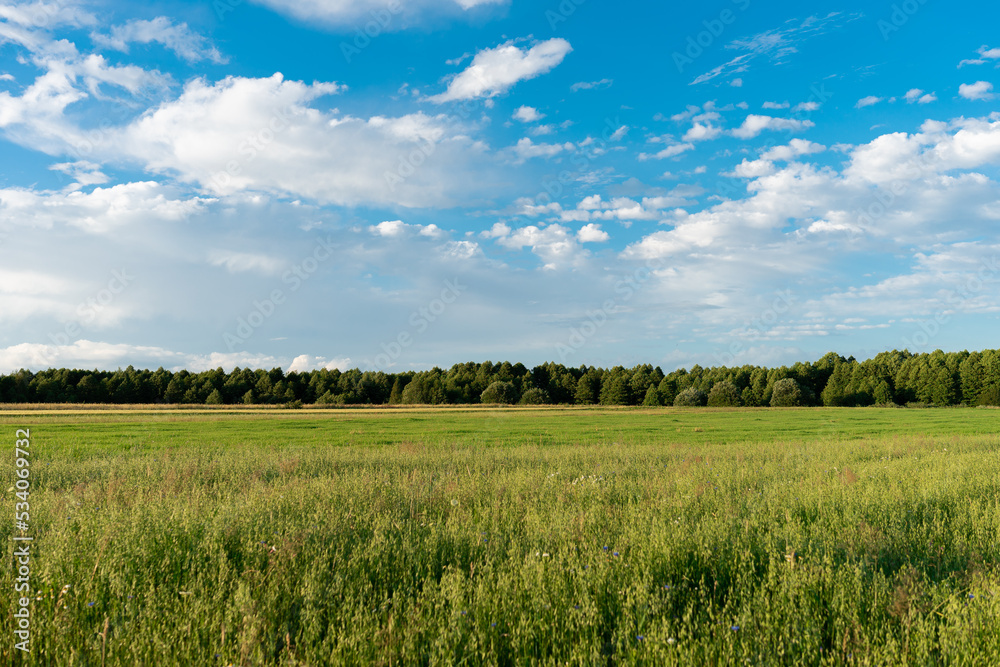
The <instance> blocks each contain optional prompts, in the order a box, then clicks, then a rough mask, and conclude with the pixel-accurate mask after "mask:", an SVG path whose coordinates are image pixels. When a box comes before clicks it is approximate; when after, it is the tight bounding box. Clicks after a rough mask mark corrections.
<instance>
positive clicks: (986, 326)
mask: <svg viewBox="0 0 1000 667" xmlns="http://www.w3.org/2000/svg"><path fill="white" fill-rule="evenodd" d="M674 4H675V3H599V2H596V1H594V0H564V1H563V2H555V1H553V2H537V3H528V2H521V1H520V0H507V1H505V0H389V1H385V0H361V1H354V2H341V1H323V0H296V1H295V2H292V1H291V0H245V1H242V2H241V1H240V0H205V1H203V2H180V1H174V2H148V3H142V4H137V3H123V2H115V1H111V0H101V1H95V2H84V1H77V0H59V1H51V2H48V1H42V2H13V3H6V4H5V5H4V6H3V7H0V258H2V259H0V371H2V372H10V371H12V370H15V369H17V368H22V367H24V368H31V369H40V368H48V367H85V368H94V367H98V368H116V367H119V366H121V367H124V366H126V365H129V364H133V365H135V366H137V367H151V368H155V367H158V366H161V365H162V366H164V367H167V368H174V369H177V368H188V369H191V370H202V369H205V368H214V367H217V366H222V367H224V368H232V367H234V366H252V367H268V368H270V367H274V366H281V367H282V368H285V369H295V370H306V369H312V368H320V367H330V368H332V367H338V368H342V369H343V368H348V367H359V368H362V369H381V370H392V371H403V370H410V369H425V368H429V367H431V366H434V365H439V366H444V367H447V366H449V365H451V364H453V363H457V362H463V361H470V360H474V361H482V360H487V359H490V360H494V361H499V360H504V359H509V360H512V361H522V362H524V363H526V364H529V365H531V364H536V363H541V362H543V361H547V360H554V361H558V362H562V363H565V364H567V365H572V366H578V365H580V364H596V365H603V366H611V365H616V364H623V365H626V366H628V365H634V364H636V363H647V362H648V363H653V364H658V365H660V366H662V367H663V368H664V369H665V370H669V369H672V368H676V367H679V366H688V367H689V366H691V365H693V364H695V363H700V364H702V365H705V366H709V365H720V364H726V365H732V364H743V363H753V364H767V365H776V364H783V363H793V362H795V361H799V360H810V359H815V358H818V357H819V356H821V355H822V354H824V353H825V352H827V351H831V350H833V351H836V352H838V353H841V354H844V355H855V356H857V357H859V358H866V357H869V356H872V355H874V354H876V353H877V352H879V351H882V350H886V349H893V348H897V349H902V348H909V349H910V350H911V351H913V352H921V351H931V350H934V349H937V348H942V349H947V350H959V349H983V348H992V347H996V346H997V343H996V337H995V332H996V331H997V324H998V313H1000V290H998V280H997V279H998V277H1000V264H998V261H1000V234H998V230H1000V188H998V185H997V176H998V173H997V165H998V162H1000V112H998V111H997V108H998V107H997V100H996V94H997V92H998V90H1000V89H997V88H996V86H1000V76H998V75H1000V71H998V66H1000V37H998V36H997V34H996V28H995V26H996V25H998V19H1000V8H997V7H996V6H995V5H994V4H992V3H959V4H957V5H956V4H951V5H947V6H946V5H943V4H940V3H933V2H926V1H925V2H920V1H919V0H910V1H909V2H905V3H893V2H887V3H877V2H875V3H873V2H865V3H860V2H846V3H845V2H840V3H836V4H835V5H834V4H830V3H814V4H812V5H809V6H808V7H804V6H803V5H802V4H801V3H791V2H770V3H761V2H757V1H756V0H737V1H733V0H725V1H722V2H708V3H697V4H696V5H693V6H684V7H679V6H678V7H674V6H672V5H674ZM676 4H679V3H676Z"/></svg>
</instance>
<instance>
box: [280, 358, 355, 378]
mask: <svg viewBox="0 0 1000 667" xmlns="http://www.w3.org/2000/svg"><path fill="white" fill-rule="evenodd" d="M322 368H325V369H326V370H328V371H332V370H334V369H336V370H338V371H342V372H343V371H346V370H349V369H350V368H352V366H351V358H350V357H334V358H333V359H326V358H324V357H314V356H312V355H308V354H300V355H299V356H297V357H295V358H294V359H292V363H291V364H289V366H288V368H287V369H285V372H286V373H308V372H310V371H316V370H320V369H322Z"/></svg>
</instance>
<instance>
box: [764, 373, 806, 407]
mask: <svg viewBox="0 0 1000 667" xmlns="http://www.w3.org/2000/svg"><path fill="white" fill-rule="evenodd" d="M800 405H805V400H804V396H803V394H802V387H800V386H799V383H798V381H797V380H796V379H795V378H783V379H781V380H778V381H777V382H775V383H774V387H773V388H772V390H771V407H772V408H792V407H797V406H800Z"/></svg>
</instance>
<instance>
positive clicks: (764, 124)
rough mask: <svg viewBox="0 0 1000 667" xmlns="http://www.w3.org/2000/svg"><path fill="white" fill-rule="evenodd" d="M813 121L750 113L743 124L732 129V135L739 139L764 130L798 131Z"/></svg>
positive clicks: (753, 135)
mask: <svg viewBox="0 0 1000 667" xmlns="http://www.w3.org/2000/svg"><path fill="white" fill-rule="evenodd" d="M814 125H815V123H813V122H812V121H811V120H798V119H795V118H775V117H773V116H759V115H757V114H750V115H749V116H747V117H746V119H745V120H744V121H743V124H742V125H741V126H740V127H738V128H737V129H735V130H733V131H732V135H733V136H734V137H737V138H739V139H752V138H753V137H756V136H757V135H758V134H760V133H761V132H763V131H764V130H786V131H789V132H800V131H802V130H804V129H808V128H810V127H813V126H814Z"/></svg>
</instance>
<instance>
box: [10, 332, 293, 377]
mask: <svg viewBox="0 0 1000 667" xmlns="http://www.w3.org/2000/svg"><path fill="white" fill-rule="evenodd" d="M129 364H132V365H135V366H136V367H138V368H156V367H158V366H164V367H166V368H168V369H170V370H173V371H180V370H188V371H191V372H194V373H197V372H201V371H206V370H210V369H213V368H218V367H220V366H221V367H222V368H224V369H226V370H232V369H233V368H235V367H236V366H241V367H244V368H247V367H249V368H274V367H276V366H280V365H281V364H280V362H279V361H278V359H276V358H275V357H271V356H268V355H255V354H249V353H240V352H237V353H232V354H227V353H219V352H214V353H211V354H206V355H199V354H185V353H181V352H174V351H171V350H167V349H165V348H162V347H152V346H144V345H128V344H125V343H106V342H95V341H89V340H78V341H76V342H74V343H71V344H67V345H45V344H41V343H22V344H20V345H13V346H10V347H6V348H0V373H11V372H13V371H16V370H18V369H20V368H30V369H33V370H36V371H37V370H43V369H46V368H95V367H97V368H104V369H112V368H120V367H123V366H126V365H129Z"/></svg>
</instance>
